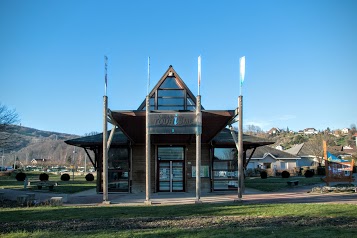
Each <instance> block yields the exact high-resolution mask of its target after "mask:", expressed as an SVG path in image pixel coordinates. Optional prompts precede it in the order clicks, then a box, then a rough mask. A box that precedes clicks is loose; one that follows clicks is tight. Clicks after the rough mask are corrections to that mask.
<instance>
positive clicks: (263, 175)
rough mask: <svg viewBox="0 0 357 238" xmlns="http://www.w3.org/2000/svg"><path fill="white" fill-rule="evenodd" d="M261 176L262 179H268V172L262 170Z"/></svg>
mask: <svg viewBox="0 0 357 238" xmlns="http://www.w3.org/2000/svg"><path fill="white" fill-rule="evenodd" d="M260 177H261V178H262V179H266V178H268V173H267V172H266V171H262V172H260Z"/></svg>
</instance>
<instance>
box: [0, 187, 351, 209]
mask: <svg viewBox="0 0 357 238" xmlns="http://www.w3.org/2000/svg"><path fill="white" fill-rule="evenodd" d="M316 186H317V185H314V186H304V187H300V186H297V187H292V188H289V189H286V190H284V191H279V192H262V191H258V190H254V189H249V188H247V189H246V191H245V193H244V194H243V199H242V201H241V202H242V203H243V204H261V203H263V204H269V203H348V204H357V193H309V191H311V188H312V187H316ZM320 186H323V184H322V185H320ZM1 193H3V197H4V198H6V199H10V200H16V198H17V196H20V195H25V194H26V193H34V194H35V198H36V201H37V202H43V201H48V200H49V199H50V198H51V197H63V202H64V204H63V205H64V206H75V205H88V206H99V205H104V204H103V195H102V194H97V193H96V192H95V189H91V190H88V191H84V192H80V193H75V194H58V193H51V192H48V191H46V192H40V191H29V190H23V189H22V190H12V189H0V194H1ZM237 198H238V196H237V193H236V192H231V191H227V192H212V193H202V194H201V199H200V201H201V202H202V203H219V202H234V201H237ZM109 201H110V204H111V205H116V206H129V205H144V202H145V193H138V194H129V193H114V194H109ZM195 201H196V195H195V194H194V193H153V194H152V195H151V202H152V205H176V204H195Z"/></svg>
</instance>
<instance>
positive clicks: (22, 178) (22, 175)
mask: <svg viewBox="0 0 357 238" xmlns="http://www.w3.org/2000/svg"><path fill="white" fill-rule="evenodd" d="M25 179H26V174H25V173H23V172H20V173H18V174H16V180H17V181H25Z"/></svg>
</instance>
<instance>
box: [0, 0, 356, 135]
mask: <svg viewBox="0 0 357 238" xmlns="http://www.w3.org/2000/svg"><path fill="white" fill-rule="evenodd" d="M104 55H107V56H108V57H109V66H108V97H109V107H110V108H111V109H112V110H125V109H128V110H129V109H137V107H138V106H139V105H140V104H141V102H142V101H143V100H144V98H145V94H146V80H147V57H148V56H150V58H151V81H152V84H151V87H153V86H154V84H155V83H156V82H157V81H158V80H159V79H160V78H161V76H162V75H163V74H164V72H165V71H166V70H167V68H168V66H169V65H173V67H174V69H175V70H176V71H177V72H178V74H179V75H180V76H181V78H182V79H183V80H184V81H185V82H186V84H187V85H188V86H189V87H190V89H191V90H192V92H193V93H194V94H196V93H197V57H198V56H199V55H201V56H202V85H201V95H202V104H203V106H204V107H205V108H206V109H212V110H213V109H234V108H235V107H236V106H237V97H238V95H239V57H241V56H243V55H245V56H246V78H245V82H244V85H243V95H244V124H245V125H248V124H254V125H257V126H260V127H261V128H262V129H263V130H269V129H270V128H271V127H279V128H286V127H289V128H290V129H293V130H299V129H304V128H307V127H314V128H316V129H320V130H322V129H326V128H327V127H330V128H331V129H338V128H341V129H342V128H344V127H350V125H351V124H352V123H354V124H357V110H356V108H357V106H356V101H357V100H356V95H357V94H356V90H357V1H353V0H351V1H348V0H343V1H342V0H333V1H332V0H321V1H320V0H314V1H311V0H299V1H293V0H291V1H286V0H283V1H265V0H260V1H254V0H253V1H155V0H153V1H89V0H83V1H73V0H67V1H66V0H64V1H37V0H33V1H20V0H2V1H0V102H2V103H3V104H5V105H7V106H8V107H10V108H14V109H16V111H17V112H18V114H19V115H20V118H21V123H22V125H23V126H27V127H32V128H36V129H42V130H48V131H57V132H65V133H71V134H78V135H83V134H85V133H88V132H91V131H101V130H102V97H103V94H104Z"/></svg>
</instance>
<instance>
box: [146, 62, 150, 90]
mask: <svg viewBox="0 0 357 238" xmlns="http://www.w3.org/2000/svg"><path fill="white" fill-rule="evenodd" d="M149 88H150V56H149V57H148V88H147V92H146V95H149Z"/></svg>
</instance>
